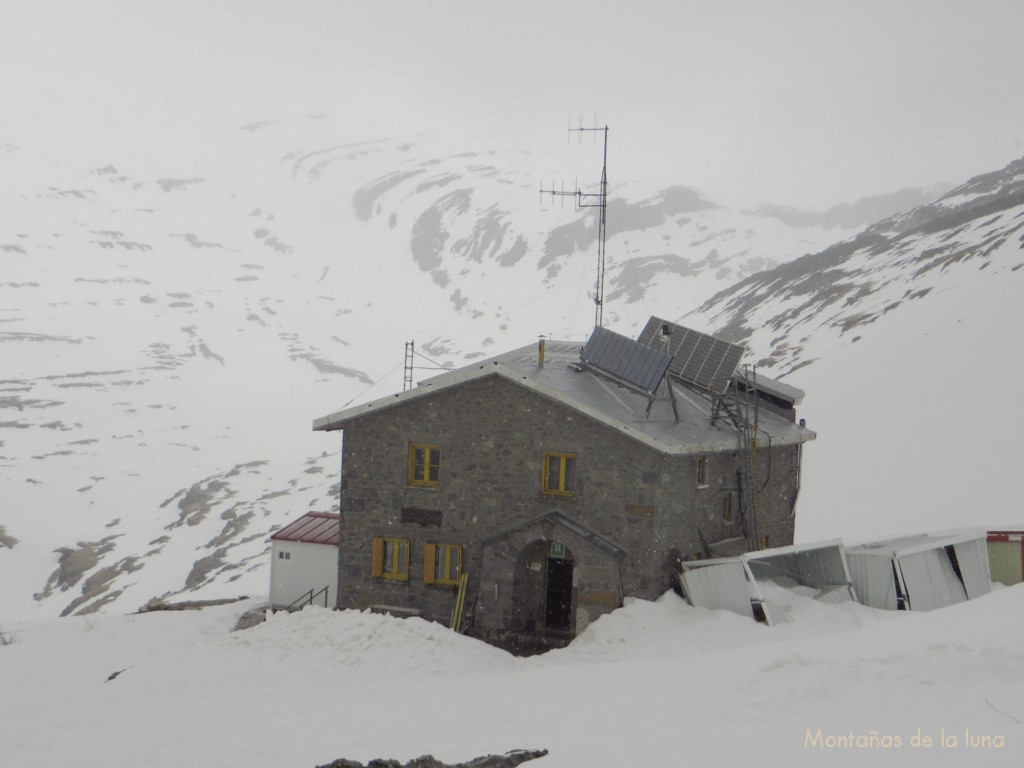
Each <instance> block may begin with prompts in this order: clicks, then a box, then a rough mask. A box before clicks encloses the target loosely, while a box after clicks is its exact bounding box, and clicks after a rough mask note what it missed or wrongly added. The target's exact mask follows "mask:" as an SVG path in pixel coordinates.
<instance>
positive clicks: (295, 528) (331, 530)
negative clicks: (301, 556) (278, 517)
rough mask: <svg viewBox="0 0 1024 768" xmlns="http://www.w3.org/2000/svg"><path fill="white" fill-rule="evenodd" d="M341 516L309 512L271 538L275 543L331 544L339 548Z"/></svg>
mask: <svg viewBox="0 0 1024 768" xmlns="http://www.w3.org/2000/svg"><path fill="white" fill-rule="evenodd" d="M340 527H341V516H340V515H337V514H332V513H330V512H307V513H306V514H304V515H303V516H302V517H300V518H299V519H298V520H296V521H295V522H293V523H288V525H286V526H285V527H284V528H282V529H281V530H279V531H277V532H276V533H275V534H274V535H273V536H271V537H270V538H271V539H273V540H275V541H299V542H302V543H304V544H330V545H332V546H335V547H336V546H338V529H339V528H340Z"/></svg>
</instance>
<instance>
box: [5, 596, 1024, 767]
mask: <svg viewBox="0 0 1024 768" xmlns="http://www.w3.org/2000/svg"><path fill="white" fill-rule="evenodd" d="M257 602H258V601H255V600H253V601H248V602H242V603H235V604H232V605H227V606H221V607H216V608H206V609H204V610H202V611H182V612H157V613H147V614H139V615H127V616H118V615H106V614H101V615H95V616H88V617H69V618H66V619H34V620H28V621H24V622H21V623H7V624H5V625H4V626H3V630H4V631H5V632H6V633H7V634H8V636H9V637H14V638H16V642H14V643H13V644H11V645H7V646H0V690H3V691H4V692H5V693H6V694H7V695H5V696H3V697H2V703H0V723H2V724H3V725H2V726H0V732H2V738H3V744H4V761H3V764H4V766H6V767H7V768H30V767H31V766H51V765H57V764H76V765H80V764H89V765H102V766H104V767H105V768H119V767H120V766H135V765H139V764H145V765H148V766H155V767H159V766H175V767H177V766H181V765H210V766H219V767H221V768H230V766H243V765H244V766H247V767H248V768H263V766H266V767H267V768H270V767H271V766H273V767H274V768H278V767H279V766H282V765H288V766H310V767H312V766H314V765H319V764H323V763H326V762H330V761H331V760H333V759H335V758H338V757H348V758H352V759H357V760H361V761H366V760H369V759H371V758H374V757H383V758H394V759H399V760H403V761H404V760H408V759H410V758H412V757H415V756H417V755H420V754H425V753H432V754H434V755H435V756H437V757H439V758H441V759H445V760H450V761H455V760H468V759H470V758H472V757H475V756H478V755H482V754H489V753H498V752H505V751H508V750H511V749H516V748H546V749H548V750H549V752H550V753H549V755H548V756H547V757H545V758H542V759H540V760H538V761H536V763H532V764H535V765H537V766H538V768H553V767H554V766H558V767H559V768H563V767H564V768H569V767H576V766H579V767H580V768H582V767H583V766H586V767H587V768H590V767H591V766H617V765H644V766H674V765H679V764H681V763H682V762H689V761H708V760H713V761H714V763H715V764H718V765H737V764H740V762H741V761H745V762H747V763H756V764H760V765H787V766H801V765H818V764H822V763H824V764H827V765H838V766H846V765H849V766H855V765H865V764H872V765H881V766H885V765H894V766H895V765H899V766H907V765H910V766H914V765H921V766H962V765H980V766H986V765H991V766H1004V765H1013V764H1019V761H1020V759H1021V758H1022V757H1024V728H1022V725H1021V720H1024V689H1022V688H1021V685H1020V681H1021V680H1022V679H1024V650H1022V648H1021V645H1020V642H1019V638H1020V636H1021V633H1022V632H1024V587H1021V586H1015V587H1009V588H1005V589H1000V590H997V591H995V592H993V593H991V594H990V595H987V596H985V597H984V598H981V599H978V600H974V601H970V602H967V603H963V604H960V605H956V606H952V607H950V608H946V609H942V610H937V611H933V612H930V613H895V612H885V611H877V610H874V609H870V608H865V607H864V606H861V605H858V604H852V603H845V604H841V605H827V604H821V603H818V602H816V601H814V600H812V599H810V598H807V597H803V596H800V595H797V594H794V595H792V596H791V598H790V604H789V608H790V610H791V612H792V616H793V621H792V623H789V624H785V625H782V626H777V627H765V626H763V625H759V624H756V623H755V622H753V621H751V620H747V619H744V618H742V617H739V616H737V615H734V614H732V613H729V612H727V611H708V610H704V609H699V608H692V607H690V606H689V605H687V604H686V603H685V602H684V601H682V600H681V599H680V598H678V597H677V596H676V595H674V594H673V593H667V594H666V595H664V596H662V597H661V598H660V599H659V600H657V601H655V602H645V601H640V600H630V601H627V604H626V606H625V607H623V608H622V609H620V610H618V611H616V612H614V613H612V614H609V615H607V616H604V617H602V618H601V619H599V620H598V621H596V622H594V623H593V624H592V625H591V626H590V627H588V628H587V629H586V630H585V631H584V632H583V633H582V634H581V635H580V637H578V638H577V640H576V641H575V642H574V643H573V644H571V645H570V646H569V647H568V648H565V649H562V650H559V651H552V652H549V653H547V654H545V655H542V656H536V657H532V658H525V659H523V658H515V657H513V656H510V655H508V654H506V653H505V652H503V651H500V650H498V649H495V648H493V647H491V646H488V645H485V644H483V643H479V642H477V641H475V640H471V639H469V638H466V637H463V636H460V635H456V634H454V633H452V632H451V631H449V630H447V629H445V628H443V627H441V626H439V625H436V624H431V623H428V622H425V621H423V620H421V619H395V618H392V617H389V616H381V615H377V614H370V613H360V612H356V611H328V610H324V609H323V608H316V607H310V608H307V609H305V610H304V611H302V612H301V613H296V614H286V613H278V614H274V615H271V616H270V617H269V619H268V621H267V622H265V623H264V624H260V625H258V626H256V627H254V628H251V629H248V630H243V631H236V632H232V631H230V630H231V628H232V626H233V625H234V623H235V621H236V620H237V618H238V617H239V616H240V615H241V614H242V613H243V612H244V611H246V610H247V609H251V608H254V607H256V605H257ZM118 671H120V674H118V675H117V676H116V677H115V678H114V679H108V678H109V677H110V675H111V674H112V673H114V672H118ZM819 729H820V735H819ZM918 733H920V737H921V738H923V737H930V738H931V739H933V744H932V746H931V747H930V748H928V747H925V746H922V745H921V744H918V745H917V746H915V745H914V744H912V741H913V740H914V738H915V736H917V735H918ZM982 737H985V738H987V739H988V741H987V744H988V746H985V747H981V746H978V744H979V742H976V741H975V739H980V738H982ZM943 738H944V739H945V746H942V745H941V744H940V739H943ZM953 738H955V739H956V745H955V746H954V745H953V742H952V741H951V740H952V739H953ZM897 740H898V742H897ZM968 740H970V742H969V741H968ZM847 744H849V745H847ZM897 744H898V745H897Z"/></svg>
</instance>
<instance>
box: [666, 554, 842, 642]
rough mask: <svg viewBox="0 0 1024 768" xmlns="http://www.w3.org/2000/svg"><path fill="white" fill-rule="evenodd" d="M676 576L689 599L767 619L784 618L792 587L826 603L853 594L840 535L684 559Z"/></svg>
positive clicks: (691, 601) (779, 619)
mask: <svg viewBox="0 0 1024 768" xmlns="http://www.w3.org/2000/svg"><path fill="white" fill-rule="evenodd" d="M681 580H682V585H683V592H684V593H685V594H686V599H687V600H689V601H690V603H691V604H693V605H697V606H701V607H704V608H724V609H726V610H729V611H733V612H734V613H738V614H740V615H741V616H753V617H754V618H755V619H757V620H758V621H765V622H766V623H768V624H769V625H771V624H777V623H779V622H783V621H789V612H788V610H787V605H788V603H789V602H790V600H789V598H790V597H791V596H792V595H793V594H794V593H803V594H804V595H806V596H808V597H812V598H814V599H815V600H820V601H823V602H830V603H838V602H847V601H851V600H856V595H855V594H854V590H853V586H852V584H851V580H850V571H849V569H848V568H847V565H846V558H845V556H844V553H843V544H842V541H840V540H839V539H836V540H833V541H826V542H818V543H814V544H794V545H792V546H789V547H777V548H775V549H765V550H761V551H760V552H747V553H745V554H742V555H738V556H737V557H722V558H715V559H711V560H693V561H687V562H684V563H683V571H682V574H681Z"/></svg>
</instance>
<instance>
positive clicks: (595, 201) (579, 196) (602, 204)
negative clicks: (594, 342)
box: [540, 118, 608, 328]
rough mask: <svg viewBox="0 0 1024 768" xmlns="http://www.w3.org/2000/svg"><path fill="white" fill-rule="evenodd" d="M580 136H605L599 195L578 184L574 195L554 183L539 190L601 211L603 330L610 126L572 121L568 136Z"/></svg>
mask: <svg viewBox="0 0 1024 768" xmlns="http://www.w3.org/2000/svg"><path fill="white" fill-rule="evenodd" d="M574 133H575V134H578V139H579V141H581V142H582V141H583V134H584V133H593V134H595V136H594V140H595V143H596V140H597V135H596V134H597V133H603V134H604V158H603V162H602V165H601V186H600V191H598V192H584V191H583V190H581V189H580V188H579V185H578V184H577V186H576V189H575V190H574V191H572V192H567V191H565V190H564V189H563V190H557V189H555V187H554V184H552V186H551V189H548V190H545V189H544V187H541V188H540V193H541V195H542V196H543V195H551V197H552V199H554V198H555V197H572V198H574V199H575V201H576V207H577V208H598V209H599V215H598V224H597V283H596V284H595V286H594V327H595V328H600V327H601V324H602V322H603V320H604V272H605V256H604V254H605V232H606V225H607V221H608V126H607V125H606V126H604V127H603V128H599V127H598V126H597V119H596V118H595V119H594V127H593V128H584V127H583V118H580V124H579V126H578V127H576V128H573V127H572V122H570V123H569V135H570V136H571V135H572V134H574Z"/></svg>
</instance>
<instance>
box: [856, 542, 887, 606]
mask: <svg viewBox="0 0 1024 768" xmlns="http://www.w3.org/2000/svg"><path fill="white" fill-rule="evenodd" d="M846 562H847V564H848V565H849V566H850V581H852V582H853V588H854V589H855V590H857V600H858V601H859V602H861V603H863V604H864V605H869V606H871V607H872V608H886V609H888V610H890V611H895V610H896V608H897V606H896V582H895V580H894V578H893V573H892V558H889V557H878V556H877V555H874V554H857V553H854V552H849V551H848V552H847V553H846Z"/></svg>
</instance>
